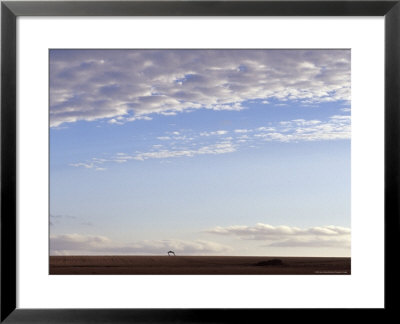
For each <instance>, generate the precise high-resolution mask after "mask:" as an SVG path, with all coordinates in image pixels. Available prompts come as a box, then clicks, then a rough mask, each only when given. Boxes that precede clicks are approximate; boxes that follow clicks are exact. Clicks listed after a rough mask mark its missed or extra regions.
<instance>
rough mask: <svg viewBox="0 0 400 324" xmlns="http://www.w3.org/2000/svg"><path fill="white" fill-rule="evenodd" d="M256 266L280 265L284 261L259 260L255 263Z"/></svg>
mask: <svg viewBox="0 0 400 324" xmlns="http://www.w3.org/2000/svg"><path fill="white" fill-rule="evenodd" d="M255 265H256V266H282V265H284V263H283V262H282V260H281V259H271V260H268V261H260V262H257V263H256V264H255Z"/></svg>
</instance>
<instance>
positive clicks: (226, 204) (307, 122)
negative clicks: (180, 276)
mask: <svg viewBox="0 0 400 324" xmlns="http://www.w3.org/2000/svg"><path fill="white" fill-rule="evenodd" d="M350 90H351V89H350V51H349V50H51V51H50V253H51V254H52V255H58V254H72V255H88V254H115V255H120V254H160V255H166V253H167V251H169V250H173V251H175V253H176V254H177V255H189V254H196V255H260V256H262V255H268V256H270V255H271V256H278V255H281V256H291V255H293V256H350V223H351V222H350V136H351V132H350V128H351V119H350V114H351V110H350Z"/></svg>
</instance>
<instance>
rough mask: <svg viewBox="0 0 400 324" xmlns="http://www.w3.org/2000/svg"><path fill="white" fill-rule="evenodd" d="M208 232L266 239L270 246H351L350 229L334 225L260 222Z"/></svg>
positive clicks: (247, 238)
mask: <svg viewBox="0 0 400 324" xmlns="http://www.w3.org/2000/svg"><path fill="white" fill-rule="evenodd" d="M206 232H207V233H209V234H215V235H223V236H234V237H237V238H239V239H242V240H257V241H264V242H265V243H266V244H265V246H269V247H349V246H350V229H349V228H346V227H340V226H334V225H328V226H317V227H310V228H300V227H292V226H284V225H282V226H272V225H269V224H263V223H258V224H256V225H255V226H242V225H234V226H228V227H215V228H213V229H210V230H207V231H206Z"/></svg>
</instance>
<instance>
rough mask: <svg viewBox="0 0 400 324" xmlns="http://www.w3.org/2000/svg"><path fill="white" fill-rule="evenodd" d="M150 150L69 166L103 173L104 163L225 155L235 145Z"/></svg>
mask: <svg viewBox="0 0 400 324" xmlns="http://www.w3.org/2000/svg"><path fill="white" fill-rule="evenodd" d="M159 139H160V138H159ZM163 140H164V139H163ZM152 149H153V150H152V151H149V152H137V153H135V154H126V153H117V154H116V155H114V156H112V157H111V158H110V159H97V158H92V160H91V161H90V162H83V163H82V162H80V163H71V164H70V166H73V167H83V168H85V169H94V170H96V171H104V170H106V168H103V167H101V166H102V165H103V164H104V163H106V162H114V163H125V162H128V161H131V160H136V161H145V160H149V159H169V158H178V157H194V156H196V155H218V154H227V153H232V152H235V151H236V145H235V144H233V143H232V142H230V141H229V140H228V141H222V142H217V143H215V144H210V145H203V146H199V147H196V148H193V149H178V150H177V149H175V150H172V149H165V148H163V146H162V145H153V146H152Z"/></svg>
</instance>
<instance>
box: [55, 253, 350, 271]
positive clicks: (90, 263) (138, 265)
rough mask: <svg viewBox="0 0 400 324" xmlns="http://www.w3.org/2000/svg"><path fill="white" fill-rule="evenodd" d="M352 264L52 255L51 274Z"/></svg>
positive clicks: (340, 263)
mask: <svg viewBox="0 0 400 324" xmlns="http://www.w3.org/2000/svg"><path fill="white" fill-rule="evenodd" d="M277 259H278V261H276V260H277ZM274 260H275V261H274ZM350 264H351V259H350V258H315V257H260V256H257V257H254V256H244V257H241V256H240V257H239V256H50V274H60V275H66V274H79V275H82V274H100V275H104V274H114V275H128V274H155V275H162V274H171V275H187V274H192V275H195V274H209V275H212V274H220V275H229V274H232V275H237V274H244V275H247V274H249V275H250V274H258V275H260V274H275V275H276V274H279V275H285V274H287V275H293V274H322V275H327V274H335V275H337V274H350V273H351V266H350Z"/></svg>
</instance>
